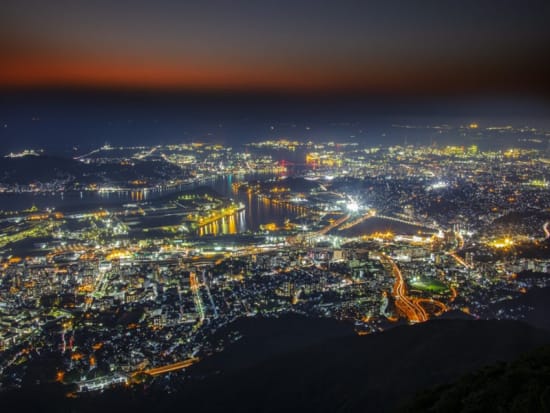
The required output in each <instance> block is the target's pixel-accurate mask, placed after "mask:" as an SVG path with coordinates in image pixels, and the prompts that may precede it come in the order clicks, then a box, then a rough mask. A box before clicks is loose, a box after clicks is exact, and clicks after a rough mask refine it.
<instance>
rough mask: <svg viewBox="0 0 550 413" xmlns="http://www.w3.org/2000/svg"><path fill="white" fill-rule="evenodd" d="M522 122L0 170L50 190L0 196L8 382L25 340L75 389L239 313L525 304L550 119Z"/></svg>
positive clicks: (107, 151) (6, 185) (19, 373)
mask: <svg viewBox="0 0 550 413" xmlns="http://www.w3.org/2000/svg"><path fill="white" fill-rule="evenodd" d="M457 128H458V130H464V131H468V130H471V129H472V126H471V125H468V126H464V127H462V126H458V127H457ZM477 129H478V128H477V126H476V130H477ZM491 130H492V127H487V128H485V130H484V131H483V132H476V133H491ZM516 133H517V134H519V135H520V136H522V137H523V136H525V134H524V133H523V132H521V131H516ZM528 133H529V136H530V139H529V140H528V141H529V142H527V143H524V142H518V146H517V147H510V148H506V149H487V150H481V149H479V148H478V147H477V146H476V145H470V146H466V147H464V146H438V145H435V144H434V145H430V146H416V145H406V146H403V145H395V146H388V147H385V146H382V145H377V146H375V147H369V146H365V145H362V144H360V143H357V142H349V143H343V144H339V143H334V142H325V143H322V142H316V143H314V142H313V141H308V142H299V141H292V142H290V141H287V140H276V141H265V142H253V143H250V144H247V145H245V147H244V150H241V149H238V150H237V149H236V148H232V147H229V146H225V145H221V144H203V143H191V144H182V145H168V146H154V147H112V146H109V145H105V146H103V147H101V148H99V149H96V150H92V151H90V152H88V153H86V154H83V155H79V156H75V157H74V159H73V160H67V161H66V162H74V163H75V165H77V166H80V165H82V167H83V168H84V170H86V169H85V168H87V167H88V166H89V165H97V168H98V169H99V168H101V167H105V169H106V170H108V168H107V166H112V165H116V167H117V168H121V169H129V170H130V171H132V170H133V169H134V168H136V169H137V170H139V171H140V175H139V179H134V177H133V176H132V177H129V176H128V177H126V176H125V178H127V179H124V180H122V179H116V178H117V177H120V176H122V175H121V174H120V173H119V172H118V169H113V171H114V172H112V175H108V174H107V175H101V177H100V178H95V179H92V180H90V181H89V182H83V181H81V180H80V179H79V178H76V177H64V178H57V179H55V180H53V181H41V180H39V179H36V180H33V181H32V182H29V183H22V182H17V180H16V179H15V178H12V179H9V180H5V182H3V183H2V196H3V197H8V198H5V199H10V200H12V201H13V200H14V199H18V198H17V197H25V196H27V194H28V193H29V192H30V193H32V198H31V199H32V200H33V201H40V202H42V201H43V200H44V199H45V200H47V202H46V201H44V205H46V204H48V205H50V206H48V207H37V206H36V205H33V206H32V207H30V208H27V209H18V208H11V209H4V210H3V211H2V212H1V214H2V216H1V222H2V238H1V244H0V247H1V248H2V250H1V253H2V262H1V265H2V267H1V277H0V280H1V284H0V286H1V291H0V294H1V297H2V300H1V309H0V310H1V325H2V330H1V332H0V345H1V348H2V365H1V367H0V368H1V370H0V371H2V386H6V387H7V388H9V387H10V386H17V383H18V382H20V381H21V380H22V378H23V376H24V374H25V364H26V363H27V362H28V360H29V354H30V353H33V352H36V353H39V354H44V353H54V354H56V355H57V356H58V360H59V361H58V364H57V365H56V371H57V373H56V374H57V379H58V380H59V381H61V382H63V383H67V384H75V385H77V390H76V391H77V392H82V391H93V390H101V389H104V388H106V387H109V386H111V385H115V384H117V383H125V384H127V385H132V383H135V382H139V381H140V380H143V377H144V375H145V376H149V377H152V378H154V377H156V376H161V375H163V374H165V373H169V372H174V371H178V370H180V369H185V368H187V367H189V366H191V365H193V364H195V363H200V361H201V360H202V359H204V358H208V357H209V355H211V354H212V352H214V351H215V352H219V351H223V346H224V344H223V343H231V342H232V341H234V340H235V339H236V337H235V336H231V335H230V336H228V337H224V338H223V340H222V341H221V344H218V346H217V347H216V348H212V344H211V342H210V341H209V340H208V338H209V337H212V336H213V335H214V334H216V332H218V331H220V330H222V329H223V328H224V327H226V326H228V325H230V324H231V323H232V322H234V320H236V319H240V318H243V317H257V316H262V317H275V318H278V317H281V316H282V315H285V314H300V315H304V316H306V317H314V318H318V317H321V318H331V319H336V320H341V321H347V322H350V323H352V324H353V329H354V331H355V332H356V334H359V335H366V334H370V333H374V332H380V331H383V330H385V329H388V328H391V327H392V326H393V325H395V324H399V323H413V324H414V323H422V322H426V321H427V320H429V319H432V318H437V317H439V316H441V315H442V314H444V313H447V312H462V313H465V314H468V315H470V316H471V317H473V318H497V319H522V318H523V317H525V316H526V313H525V311H528V310H525V309H522V308H518V307H517V306H514V305H510V306H506V305H503V303H506V302H510V303H513V302H514V300H515V299H516V298H517V297H518V296H520V295H522V294H525V293H526V292H527V291H529V290H530V289H531V288H535V287H546V286H547V285H548V278H547V277H544V276H542V275H540V274H544V273H547V272H548V265H550V257H549V255H548V252H547V250H548V228H547V226H548V222H549V221H547V220H548V219H549V215H548V209H547V208H548V205H550V192H549V191H548V185H547V180H548V178H549V176H550V159H549V158H547V151H546V147H545V145H544V144H543V142H545V141H547V140H548V139H549V134H550V132H546V131H544V130H529V132H528ZM539 141H540V142H541V143H538V142H539ZM533 142H535V143H533ZM24 154H25V155H21V157H20V158H21V159H23V160H26V159H30V158H33V157H35V156H38V155H36V154H34V153H33V152H32V151H26V152H24ZM289 154H294V155H295V156H294V158H295V159H297V161H296V162H289V161H286V160H285V159H284V157H286V156H288V155H289ZM12 157H13V155H12ZM45 159H47V158H45ZM300 159H301V162H300ZM145 166H147V168H145ZM141 171H145V172H141ZM212 171H215V173H212ZM71 197H73V198H75V199H76V200H77V201H78V202H76V204H74V203H72V204H71V207H70V208H66V207H64V201H65V199H66V198H71ZM113 198H116V199H118V201H119V202H116V203H114V204H110V203H109V202H108V201H111V200H112V199H113ZM25 199H27V198H21V200H20V201H23V200H25ZM97 200H100V201H101V200H105V201H106V202H105V203H102V202H100V203H99V204H97V203H96V201H97ZM472 200H475V202H472ZM10 202H11V201H10ZM11 205H15V203H13V202H12V203H11ZM229 331H231V330H229Z"/></svg>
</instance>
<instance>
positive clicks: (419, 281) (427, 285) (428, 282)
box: [408, 277, 449, 294]
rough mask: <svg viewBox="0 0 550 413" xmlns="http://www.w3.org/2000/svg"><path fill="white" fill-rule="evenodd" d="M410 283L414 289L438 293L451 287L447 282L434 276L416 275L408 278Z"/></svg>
mask: <svg viewBox="0 0 550 413" xmlns="http://www.w3.org/2000/svg"><path fill="white" fill-rule="evenodd" d="M408 283H409V285H410V286H411V287H412V288H413V289H415V290H420V291H426V292H431V293H437V294H442V293H445V292H447V291H449V287H448V286H447V285H446V284H445V283H443V282H441V281H439V280H435V279H432V278H425V277H415V278H412V279H410V280H408Z"/></svg>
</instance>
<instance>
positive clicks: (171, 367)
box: [144, 357, 200, 376]
mask: <svg viewBox="0 0 550 413" xmlns="http://www.w3.org/2000/svg"><path fill="white" fill-rule="evenodd" d="M199 360H200V359H199V358H198V357H191V358H188V359H187V360H183V361H178V362H176V363H172V364H168V365H166V366H161V367H155V368H152V369H149V370H145V371H144V372H145V373H147V374H149V375H151V376H158V375H159V374H165V373H170V372H171V371H176V370H181V369H184V368H187V367H189V366H191V365H193V364H195V363H196V362H198V361H199Z"/></svg>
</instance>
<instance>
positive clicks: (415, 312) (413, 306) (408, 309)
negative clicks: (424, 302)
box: [381, 254, 429, 323]
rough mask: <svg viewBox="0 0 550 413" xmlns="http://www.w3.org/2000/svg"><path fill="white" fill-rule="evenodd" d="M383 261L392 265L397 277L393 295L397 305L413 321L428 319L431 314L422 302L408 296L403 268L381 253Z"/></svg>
mask: <svg viewBox="0 0 550 413" xmlns="http://www.w3.org/2000/svg"><path fill="white" fill-rule="evenodd" d="M381 261H384V262H386V264H388V265H389V266H390V267H391V271H392V274H393V275H394V277H395V284H394V286H393V291H392V295H393V298H394V299H395V306H396V307H397V309H398V310H399V311H400V312H401V313H402V314H403V315H404V316H405V317H407V319H408V320H409V321H410V322H411V323H421V322H424V321H427V320H428V318H429V316H428V313H426V310H424V308H422V306H421V305H420V304H418V303H417V302H415V301H414V300H411V299H410V298H409V297H408V296H407V287H406V285H405V280H404V278H403V274H402V273H401V270H400V269H399V267H398V266H397V264H396V263H395V262H394V261H393V260H392V259H391V258H390V257H389V256H388V255H386V254H382V255H381Z"/></svg>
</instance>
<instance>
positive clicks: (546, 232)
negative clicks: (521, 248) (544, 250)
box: [542, 222, 550, 239]
mask: <svg viewBox="0 0 550 413" xmlns="http://www.w3.org/2000/svg"><path fill="white" fill-rule="evenodd" d="M548 225H550V222H545V223H544V225H543V226H542V229H543V231H544V237H545V238H546V239H549V238H550V230H549V229H548Z"/></svg>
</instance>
